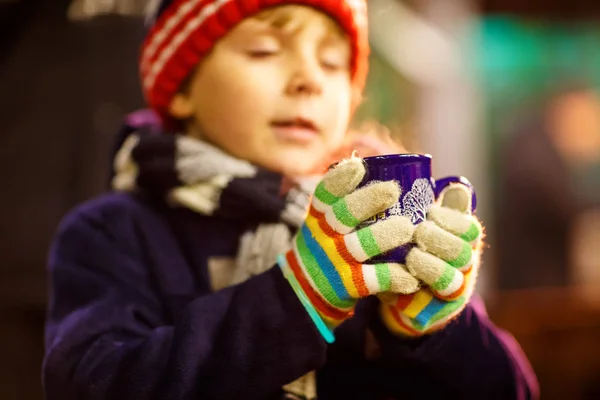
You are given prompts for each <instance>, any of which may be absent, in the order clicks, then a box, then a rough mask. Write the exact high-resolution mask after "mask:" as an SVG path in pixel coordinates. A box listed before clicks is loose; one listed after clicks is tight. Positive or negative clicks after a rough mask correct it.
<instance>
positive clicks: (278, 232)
mask: <svg viewBox="0 0 600 400" xmlns="http://www.w3.org/2000/svg"><path fill="white" fill-rule="evenodd" d="M114 164H115V165H114V169H115V172H116V175H115V177H114V178H113V182H112V186H113V188H114V189H116V190H121V191H134V190H138V191H141V192H143V193H144V194H145V195H148V196H152V197H156V198H160V199H164V200H166V201H167V202H168V203H170V204H172V205H174V206H184V207H187V208H189V209H191V210H193V211H195V212H198V213H200V214H204V215H214V216H224V217H227V218H236V219H240V220H242V221H243V223H248V224H249V225H252V226H257V228H256V229H253V230H251V231H249V232H246V233H245V234H244V235H242V238H241V240H240V248H239V251H238V259H237V261H236V270H235V272H234V274H233V281H232V282H231V283H230V284H236V283H240V282H242V281H244V280H246V279H247V278H249V277H251V276H254V275H258V274H260V273H261V272H264V271H265V270H266V269H268V268H270V267H272V266H273V265H275V262H276V259H277V255H278V254H280V253H281V252H284V251H286V250H287V249H288V248H289V246H290V240H291V232H292V231H295V230H296V229H297V228H298V227H299V226H300V225H302V222H303V221H304V217H305V215H306V210H307V207H308V204H309V200H310V193H311V192H312V189H313V187H314V186H312V185H311V184H310V183H308V184H300V183H295V182H294V183H286V180H285V179H284V178H283V177H282V176H280V175H278V174H275V173H272V172H269V171H266V170H263V169H261V168H258V167H256V166H254V165H252V164H250V163H248V162H246V161H243V160H239V159H236V158H234V157H232V156H230V155H228V154H226V153H224V152H222V151H221V150H219V149H217V148H215V147H213V146H211V145H209V144H208V143H205V142H201V141H198V140H195V139H192V138H189V137H185V136H179V135H163V134H160V133H153V132H151V131H145V130H142V131H138V132H136V133H134V134H132V135H130V136H129V137H128V138H127V139H126V140H125V141H124V144H123V145H122V147H121V149H120V150H119V152H118V153H117V155H116V157H115V162H114Z"/></svg>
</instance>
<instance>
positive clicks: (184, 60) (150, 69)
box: [140, 0, 369, 121]
mask: <svg viewBox="0 0 600 400" xmlns="http://www.w3.org/2000/svg"><path fill="white" fill-rule="evenodd" d="M154 3H155V4H153V6H152V7H150V8H151V9H150V10H149V12H150V18H149V21H150V23H151V24H152V26H151V28H150V30H149V32H148V34H147V36H146V38H145V40H144V42H143V45H142V54H141V60H140V73H141V78H142V87H143V90H144V93H145V96H146V100H147V102H148V104H149V105H150V107H152V108H153V109H154V110H155V111H156V112H157V113H158V114H159V115H160V116H161V117H162V118H163V120H166V121H168V120H169V117H168V112H167V109H168V106H169V104H170V102H171V99H172V98H173V96H174V95H175V94H176V93H177V91H178V90H179V89H180V87H181V84H182V83H183V82H184V80H185V79H186V78H187V77H188V76H189V74H190V73H191V72H192V70H193V69H194V68H195V67H196V66H197V65H198V63H200V61H201V60H202V59H203V57H204V56H206V55H207V54H208V53H209V52H210V50H211V49H212V47H213V46H214V44H215V43H216V42H217V41H218V40H219V39H220V38H222V37H223V36H225V35H226V34H227V33H228V32H229V31H230V30H231V29H233V28H234V27H235V26H236V24H238V23H239V22H240V21H242V20H243V19H245V18H247V17H250V16H252V15H254V14H256V13H258V12H260V11H262V10H265V9H267V8H269V7H274V6H278V5H285V4H299V5H306V6H310V7H313V8H316V9H318V10H321V11H323V12H324V13H326V14H328V15H329V16H331V17H332V18H334V19H335V20H336V21H337V22H338V24H339V25H340V26H341V27H342V29H343V30H344V31H345V32H346V33H347V34H348V38H349V41H350V46H351V50H352V52H351V54H352V55H351V63H350V66H351V76H352V85H353V87H354V90H355V91H356V92H358V93H360V92H362V89H363V86H364V84H365V79H366V76H367V69H368V54H369V43H368V37H367V9H366V1H365V0H294V1H286V0H251V1H250V0H162V1H156V2H154Z"/></svg>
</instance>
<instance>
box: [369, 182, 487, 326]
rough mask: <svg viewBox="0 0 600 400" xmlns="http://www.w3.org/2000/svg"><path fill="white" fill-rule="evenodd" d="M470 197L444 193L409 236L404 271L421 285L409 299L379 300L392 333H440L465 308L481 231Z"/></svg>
mask: <svg viewBox="0 0 600 400" xmlns="http://www.w3.org/2000/svg"><path fill="white" fill-rule="evenodd" d="M470 199H471V193H470V191H469V190H468V189H466V188H465V187H464V186H462V185H451V186H450V187H449V188H447V189H445V190H444V191H443V192H442V194H441V196H440V199H439V201H438V204H436V205H434V206H433V207H432V208H431V209H430V211H429V213H428V216H427V221H425V222H423V223H421V224H419V225H418V227H417V228H416V230H415V234H414V242H415V244H416V247H415V248H414V249H413V250H411V251H410V252H409V254H408V256H407V257H406V268H407V269H408V270H409V271H410V273H411V274H412V275H413V276H415V277H416V278H418V279H419V280H420V281H421V282H423V283H424V284H425V286H424V287H423V288H421V289H420V290H419V291H417V292H416V293H413V294H409V295H400V296H393V295H392V296H380V298H381V299H382V306H381V316H382V319H383V321H384V322H385V324H386V325H387V326H388V328H389V329H390V330H391V331H393V332H395V333H398V334H401V335H408V336H421V335H424V334H426V333H430V332H434V331H436V330H439V329H441V328H443V327H444V326H445V325H446V324H448V323H449V322H450V321H451V320H452V319H453V318H455V317H456V316H457V315H458V314H459V313H460V312H461V311H462V309H463V308H464V307H465V306H466V304H467V303H468V301H469V299H470V298H471V296H472V294H473V291H474V289H475V283H476V278H477V272H478V268H479V257H480V248H481V237H482V227H481V225H480V223H479V221H478V220H477V219H476V218H475V217H474V216H472V215H470V212H469V211H468V210H470Z"/></svg>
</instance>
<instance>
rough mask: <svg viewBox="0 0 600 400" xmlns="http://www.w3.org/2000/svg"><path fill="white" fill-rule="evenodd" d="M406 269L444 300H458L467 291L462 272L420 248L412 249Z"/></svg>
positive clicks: (407, 258) (407, 257)
mask: <svg viewBox="0 0 600 400" xmlns="http://www.w3.org/2000/svg"><path fill="white" fill-rule="evenodd" d="M406 268H407V269H408V271H409V272H410V273H411V274H413V275H414V276H415V277H416V278H418V279H420V280H422V281H423V282H424V283H426V284H427V285H428V286H429V288H430V289H431V291H432V292H433V294H434V295H435V296H436V297H438V298H440V299H442V300H453V299H456V298H458V297H460V296H461V295H462V294H463V293H464V291H465V278H464V275H463V273H462V272H460V271H459V270H458V269H456V268H454V267H452V266H451V265H449V264H448V263H446V262H444V261H443V260H442V259H440V258H438V257H436V256H434V255H432V254H429V253H426V252H424V251H422V250H420V249H418V248H414V249H412V250H411V251H410V252H409V253H408V255H407V256H406Z"/></svg>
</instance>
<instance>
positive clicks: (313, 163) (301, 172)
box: [263, 154, 324, 176]
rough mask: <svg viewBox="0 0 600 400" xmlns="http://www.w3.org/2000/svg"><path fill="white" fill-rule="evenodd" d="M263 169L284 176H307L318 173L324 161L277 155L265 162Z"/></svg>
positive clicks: (313, 156) (306, 157)
mask: <svg viewBox="0 0 600 400" xmlns="http://www.w3.org/2000/svg"><path fill="white" fill-rule="evenodd" d="M265 161H267V162H265V163H264V165H263V166H264V167H265V168H267V169H269V170H271V171H273V172H277V173H279V174H282V175H286V176H309V175H314V174H317V173H320V172H321V170H322V169H323V168H322V167H323V165H324V160H320V159H318V158H317V157H315V154H312V155H304V156H302V155H292V154H288V155H283V154H281V155H278V156H276V157H274V158H272V159H270V160H265Z"/></svg>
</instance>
